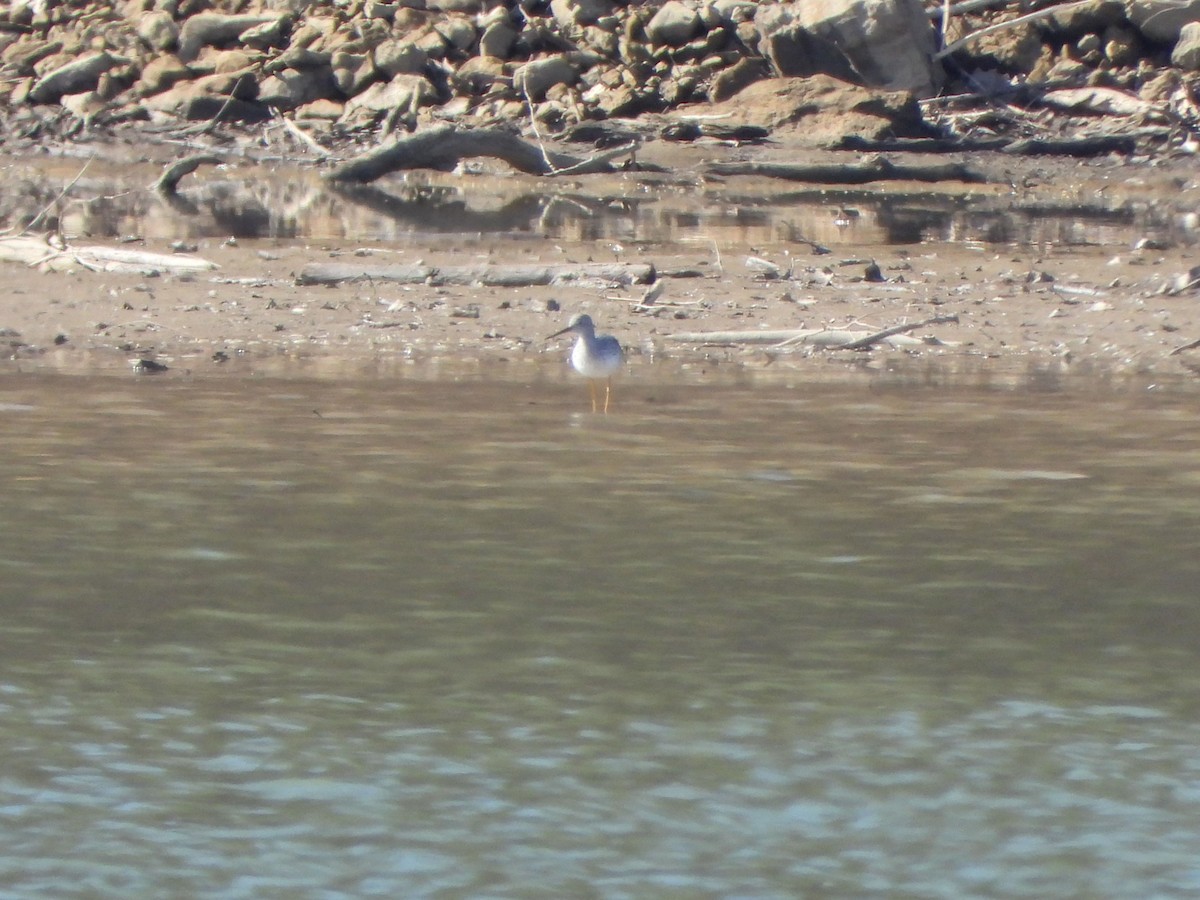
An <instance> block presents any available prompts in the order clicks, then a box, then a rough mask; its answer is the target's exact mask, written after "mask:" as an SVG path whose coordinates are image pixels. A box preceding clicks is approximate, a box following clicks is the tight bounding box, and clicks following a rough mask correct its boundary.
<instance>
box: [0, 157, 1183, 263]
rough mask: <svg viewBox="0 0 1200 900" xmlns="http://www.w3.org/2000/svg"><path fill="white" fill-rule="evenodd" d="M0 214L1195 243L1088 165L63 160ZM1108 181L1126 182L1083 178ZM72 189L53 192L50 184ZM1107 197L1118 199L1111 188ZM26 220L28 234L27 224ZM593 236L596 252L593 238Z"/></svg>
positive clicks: (781, 242)
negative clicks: (834, 175) (934, 175)
mask: <svg viewBox="0 0 1200 900" xmlns="http://www.w3.org/2000/svg"><path fill="white" fill-rule="evenodd" d="M0 168H2V169H4V170H5V171H6V174H7V176H8V177H7V178H6V179H5V180H4V181H3V182H0V222H4V223H7V224H9V225H11V226H13V227H15V228H17V229H18V230H19V229H21V228H24V227H27V226H29V225H30V223H31V220H32V219H33V218H34V217H35V216H38V217H39V219H38V222H37V229H41V230H45V229H59V230H61V231H62V232H63V233H65V234H68V235H72V236H77V235H87V236H88V237H89V238H91V239H94V240H97V241H101V242H105V243H107V242H111V241H112V240H129V241H132V242H134V243H135V246H138V245H140V242H142V241H144V242H146V243H147V245H148V246H149V247H151V248H157V247H158V245H159V244H160V243H161V242H166V241H176V240H181V241H183V242H185V243H186V242H189V241H208V240H218V241H223V240H226V239H228V238H230V237H233V238H236V239H239V240H247V239H262V240H265V241H268V242H271V241H277V242H280V243H283V244H294V243H296V242H304V241H312V242H316V243H321V242H333V243H342V242H351V243H352V245H362V244H366V245H376V244H379V245H382V246H383V247H386V248H396V249H399V250H401V251H409V250H411V249H413V248H418V249H419V250H420V249H422V248H424V249H428V248H443V249H446V248H454V249H458V248H472V249H477V245H478V243H479V242H480V241H481V240H486V241H489V242H495V243H498V244H499V245H502V246H504V247H505V248H506V250H507V252H510V253H512V254H513V255H516V256H519V255H520V254H521V253H522V252H529V250H530V249H532V246H533V245H531V243H530V242H531V241H532V242H536V246H537V247H538V248H540V249H544V242H545V241H547V240H549V241H552V242H554V244H555V245H559V246H565V247H567V248H571V249H576V250H577V249H579V248H584V249H586V250H587V251H588V252H593V253H595V254H597V256H598V258H599V257H602V258H605V259H607V258H609V256H608V255H609V254H610V253H611V254H614V258H625V256H626V255H629V256H637V255H638V254H643V255H644V254H645V253H647V252H658V253H661V252H663V251H673V252H682V251H688V252H692V253H695V252H697V251H698V250H699V251H700V252H702V253H708V252H710V251H711V249H712V248H713V247H716V248H718V249H720V248H724V249H725V250H727V251H728V250H730V249H732V248H739V249H741V248H745V247H747V246H749V247H757V248H762V247H776V246H778V247H782V248H791V249H792V250H793V251H794V252H799V253H802V254H803V255H805V256H807V255H808V254H809V253H810V247H809V242H816V243H818V244H820V245H822V246H826V247H828V248H831V249H835V248H845V249H850V248H864V247H879V248H883V247H903V246H909V245H916V244H933V245H939V244H944V245H949V246H960V245H964V244H965V245H969V246H977V245H979V246H991V247H1007V246H1010V245H1020V246H1024V245H1031V244H1032V245H1054V246H1057V247H1080V246H1103V247H1112V248H1114V250H1115V251H1117V252H1125V251H1127V250H1128V248H1129V247H1130V246H1132V245H1134V244H1135V243H1136V242H1138V241H1140V240H1150V241H1153V242H1157V243H1158V244H1165V245H1168V246H1170V245H1180V246H1194V245H1196V244H1197V243H1200V231H1198V226H1197V220H1196V214H1195V210H1194V208H1193V206H1194V205H1193V204H1191V203H1189V202H1187V200H1186V199H1182V198H1181V195H1180V194H1178V193H1177V192H1175V189H1174V185H1172V187H1171V189H1169V190H1168V191H1166V192H1164V191H1163V190H1162V189H1161V188H1159V189H1151V188H1147V189H1146V190H1145V191H1143V192H1141V193H1135V194H1133V195H1132V196H1130V195H1129V194H1128V193H1127V192H1125V191H1123V190H1122V191H1113V192H1112V193H1111V194H1110V193H1108V192H1106V190H1102V189H1099V188H1098V187H1097V185H1096V184H1094V183H1093V182H1091V181H1089V180H1088V177H1089V176H1088V175H1087V170H1086V169H1085V170H1083V172H1081V173H1080V175H1079V179H1078V182H1077V183H1076V181H1072V182H1071V185H1070V186H1067V187H1062V188H1059V187H1058V186H1056V187H1055V189H1054V190H1052V191H1044V192H1041V193H1039V192H1036V191H1030V192H1022V193H1019V194H1014V193H1013V192H1012V191H1010V190H1008V189H1005V188H1002V187H999V186H990V187H979V188H977V189H976V191H975V192H974V193H970V194H966V195H963V196H956V195H954V194H953V193H949V194H943V193H938V192H931V191H930V190H929V186H928V185H921V186H919V187H917V188H915V189H914V188H911V187H910V188H908V189H905V188H903V187H898V186H896V185H895V184H894V183H889V184H888V186H887V187H886V189H881V188H878V187H877V188H874V189H836V188H823V187H799V188H797V186H796V185H794V184H791V183H788V182H772V181H771V180H769V179H768V180H766V181H765V182H764V181H763V180H762V179H730V180H725V179H716V180H713V179H704V178H701V177H699V176H698V174H697V173H695V172H693V171H692V170H691V169H689V168H687V167H685V168H684V170H683V171H681V172H679V173H675V174H654V173H641V174H639V175H636V176H628V177H626V178H614V179H613V180H611V181H609V182H606V183H604V184H601V185H597V184H589V185H588V186H586V187H585V186H583V185H581V184H579V183H575V182H570V183H566V184H558V183H557V182H556V183H555V184H553V185H549V186H548V185H547V183H546V180H545V179H539V178H535V177H532V176H521V175H514V174H512V173H508V174H504V175H495V174H483V175H470V176H462V175H453V174H442V173H432V172H411V173H406V174H404V175H398V176H395V177H392V178H388V179H384V180H381V181H380V182H378V184H375V185H371V186H361V187H343V188H341V189H333V188H331V187H330V186H329V185H328V184H327V183H325V182H323V181H322V180H321V178H320V175H319V173H318V172H315V171H313V170H312V169H305V168H296V167H291V166H275V167H271V166H267V167H266V168H264V167H262V166H257V165H256V166H253V167H243V168H236V167H230V168H227V169H223V170H221V171H219V172H210V171H208V170H205V171H204V172H202V173H201V174H198V175H196V176H194V177H189V178H188V179H187V180H185V182H184V183H183V185H182V187H181V192H180V194H179V195H178V196H175V197H164V196H160V195H158V194H156V193H155V192H153V191H147V190H145V185H146V184H148V183H150V182H152V181H154V180H155V179H156V178H157V177H158V174H159V170H158V169H157V168H154V167H150V166H148V165H143V166H140V167H130V166H121V167H119V168H116V169H114V168H113V167H112V166H106V165H104V164H102V163H96V164H95V165H89V166H88V167H87V169H86V172H85V173H81V172H80V171H79V170H80V165H79V163H78V162H77V161H75V160H57V161H49V160H44V159H35V160H23V159H16V160H4V159H0ZM1091 177H1094V178H1098V179H1100V182H1099V183H1100V184H1102V185H1108V186H1112V185H1111V184H1110V183H1109V181H1108V180H1107V179H1112V181H1113V182H1115V183H1116V184H1117V185H1122V184H1123V182H1124V181H1126V180H1129V181H1133V180H1135V178H1136V176H1128V175H1119V176H1118V175H1113V174H1112V173H1110V172H1106V171H1105V170H1103V169H1098V170H1097V171H1096V172H1094V173H1092V176H1091ZM68 189H69V191H70V194H71V197H72V198H73V199H72V200H71V201H70V202H63V193H64V191H68ZM1114 194H1120V196H1114ZM35 230H36V229H35ZM594 244H598V246H593V245H594Z"/></svg>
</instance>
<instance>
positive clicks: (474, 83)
mask: <svg viewBox="0 0 1200 900" xmlns="http://www.w3.org/2000/svg"><path fill="white" fill-rule="evenodd" d="M502 78H504V63H503V62H502V61H500V60H498V59H496V58H495V57H492V56H472V57H471V58H470V59H468V60H467V61H466V62H465V63H463V64H462V65H461V66H459V67H458V68H457V69H456V70H455V72H454V86H455V88H456V89H457V90H458V91H459V92H460V93H463V94H468V95H471V96H479V95H481V94H486V93H487V92H488V91H489V90H491V88H492V85H494V84H495V83H496V82H497V81H499V80H500V79H502Z"/></svg>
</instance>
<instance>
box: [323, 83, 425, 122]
mask: <svg viewBox="0 0 1200 900" xmlns="http://www.w3.org/2000/svg"><path fill="white" fill-rule="evenodd" d="M436 98H437V92H436V91H435V90H434V89H433V85H432V84H430V83H429V80H428V79H427V78H425V77H424V76H421V75H397V76H396V77H395V78H393V79H392V80H391V81H380V82H376V83H375V84H373V85H371V86H370V87H369V88H367V89H366V90H365V91H363V92H362V93H361V94H359V95H358V96H356V97H352V98H351V99H350V100H349V101H347V103H346V111H345V113H344V115H343V118H345V117H346V116H349V115H351V114H352V113H354V112H355V111H357V110H367V111H370V112H373V113H382V112H391V111H393V110H397V109H400V110H414V111H415V110H416V109H417V107H419V106H421V105H422V104H423V103H425V102H427V101H429V100H434V99H436Z"/></svg>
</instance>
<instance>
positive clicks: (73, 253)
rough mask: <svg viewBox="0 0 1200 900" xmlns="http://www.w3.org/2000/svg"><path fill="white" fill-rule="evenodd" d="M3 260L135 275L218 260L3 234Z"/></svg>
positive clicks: (197, 268)
mask: <svg viewBox="0 0 1200 900" xmlns="http://www.w3.org/2000/svg"><path fill="white" fill-rule="evenodd" d="M0 262H15V263H21V264H23V265H26V266H30V267H36V268H38V269H40V270H42V271H44V272H62V271H66V270H68V269H77V268H81V267H82V268H84V269H91V270H92V271H94V272H124V273H128V274H131V275H161V274H164V273H168V272H205V271H209V270H211V269H216V268H218V266H217V264H216V263H214V262H210V261H209V260H207V259H202V258H201V257H199V256H188V255H187V254H182V253H170V254H167V253H147V252H145V251H143V250H127V249H123V248H120V247H102V246H99V245H90V246H78V247H76V246H70V245H66V246H61V247H59V246H55V245H54V244H52V243H49V242H48V241H46V239H45V238H41V237H29V236H17V237H7V238H0Z"/></svg>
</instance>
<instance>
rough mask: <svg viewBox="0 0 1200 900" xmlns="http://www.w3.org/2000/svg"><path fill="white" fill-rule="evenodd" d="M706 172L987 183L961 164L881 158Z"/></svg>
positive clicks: (735, 165)
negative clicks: (862, 161) (853, 161)
mask: <svg viewBox="0 0 1200 900" xmlns="http://www.w3.org/2000/svg"><path fill="white" fill-rule="evenodd" d="M707 171H708V172H709V173H711V174H713V175H752V176H755V177H760V178H779V179H782V180H784V181H804V182H808V183H809V184H869V183H871V182H873V181H921V182H938V181H964V182H967V183H968V184H983V183H986V182H987V180H988V179H987V176H985V175H983V174H981V173H979V172H976V171H974V170H973V169H971V168H970V167H969V166H966V165H964V164H962V163H928V164H924V165H909V164H898V163H893V162H891V161H890V160H887V159H884V158H882V157H880V158H878V159H874V160H870V161H868V162H865V163H828V164H817V165H792V164H789V163H756V162H731V163H712V164H710V165H709V166H708V168H707Z"/></svg>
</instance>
